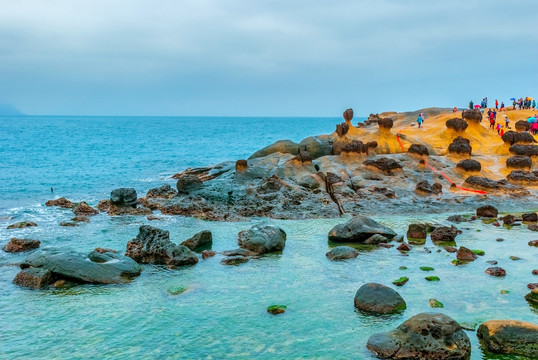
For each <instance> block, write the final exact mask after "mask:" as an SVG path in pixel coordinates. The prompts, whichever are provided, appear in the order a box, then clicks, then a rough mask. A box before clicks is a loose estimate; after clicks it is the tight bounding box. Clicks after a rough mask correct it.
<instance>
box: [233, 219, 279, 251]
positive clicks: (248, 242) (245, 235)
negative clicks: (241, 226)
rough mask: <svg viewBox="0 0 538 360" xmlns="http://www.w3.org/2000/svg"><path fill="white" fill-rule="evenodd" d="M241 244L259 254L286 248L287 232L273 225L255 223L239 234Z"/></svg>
mask: <svg viewBox="0 0 538 360" xmlns="http://www.w3.org/2000/svg"><path fill="white" fill-rule="evenodd" d="M238 243H239V246H240V247H242V248H243V249H247V250H250V251H252V252H255V253H257V254H267V253H271V252H277V251H282V250H284V247H285V246H286V233H285V232H284V230H282V229H281V228H279V227H276V226H273V225H254V226H253V227H251V228H250V229H248V230H243V231H241V232H240V233H239V234H238Z"/></svg>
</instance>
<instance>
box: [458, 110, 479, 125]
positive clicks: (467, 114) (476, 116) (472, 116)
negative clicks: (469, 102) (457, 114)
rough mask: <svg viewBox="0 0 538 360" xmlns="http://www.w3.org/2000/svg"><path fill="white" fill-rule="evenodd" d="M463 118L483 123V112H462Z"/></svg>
mask: <svg viewBox="0 0 538 360" xmlns="http://www.w3.org/2000/svg"><path fill="white" fill-rule="evenodd" d="M461 117H462V118H463V119H465V120H470V121H474V122H480V121H482V112H481V111H480V109H468V110H463V111H462V112H461Z"/></svg>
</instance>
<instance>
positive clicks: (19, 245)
mask: <svg viewBox="0 0 538 360" xmlns="http://www.w3.org/2000/svg"><path fill="white" fill-rule="evenodd" d="M39 245H41V241H39V240H31V239H18V238H11V240H10V241H9V242H8V243H7V244H6V245H5V246H4V248H3V250H4V251H5V252H11V253H17V252H24V251H30V250H34V249H37V248H38V247H39Z"/></svg>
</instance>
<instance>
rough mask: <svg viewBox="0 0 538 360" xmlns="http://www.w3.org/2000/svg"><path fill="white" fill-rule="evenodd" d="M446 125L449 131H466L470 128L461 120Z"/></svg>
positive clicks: (453, 120) (451, 120)
mask: <svg viewBox="0 0 538 360" xmlns="http://www.w3.org/2000/svg"><path fill="white" fill-rule="evenodd" d="M445 124H446V127H447V129H452V130H455V131H465V129H467V127H468V126H469V124H467V122H466V121H465V120H463V119H460V118H455V119H450V120H447V121H446V123H445Z"/></svg>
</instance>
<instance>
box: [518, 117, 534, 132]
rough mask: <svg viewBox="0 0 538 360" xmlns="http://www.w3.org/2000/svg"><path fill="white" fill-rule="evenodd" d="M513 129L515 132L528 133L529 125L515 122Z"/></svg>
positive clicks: (525, 122) (521, 121)
mask: <svg viewBox="0 0 538 360" xmlns="http://www.w3.org/2000/svg"><path fill="white" fill-rule="evenodd" d="M514 127H515V128H516V130H517V131H529V129H530V127H531V125H530V124H529V123H528V122H527V121H525V120H519V121H516V123H515V125H514Z"/></svg>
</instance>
